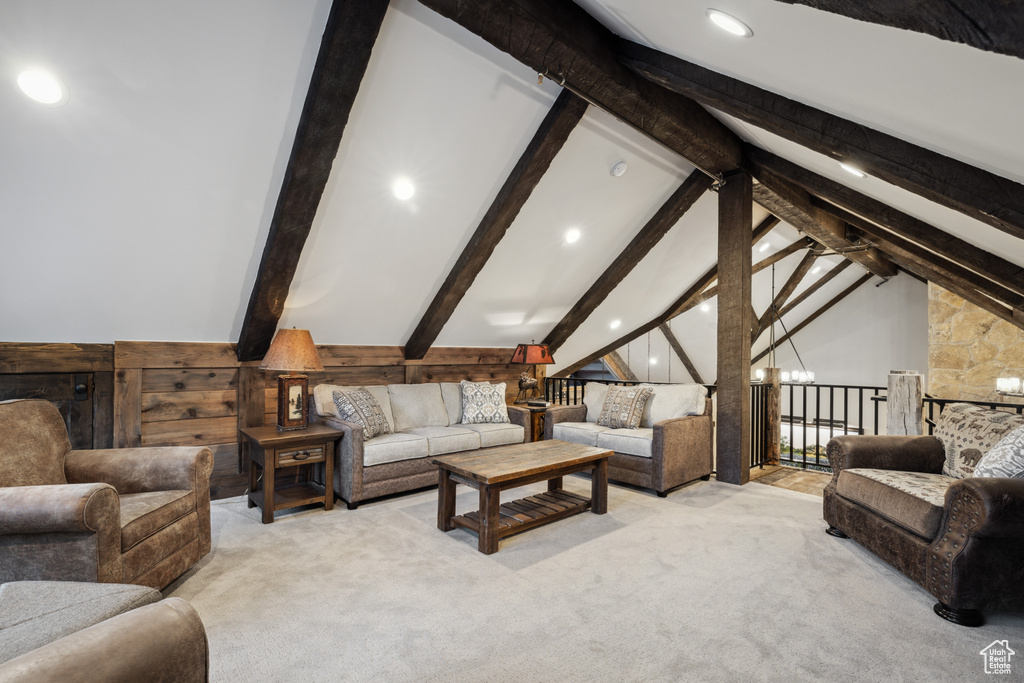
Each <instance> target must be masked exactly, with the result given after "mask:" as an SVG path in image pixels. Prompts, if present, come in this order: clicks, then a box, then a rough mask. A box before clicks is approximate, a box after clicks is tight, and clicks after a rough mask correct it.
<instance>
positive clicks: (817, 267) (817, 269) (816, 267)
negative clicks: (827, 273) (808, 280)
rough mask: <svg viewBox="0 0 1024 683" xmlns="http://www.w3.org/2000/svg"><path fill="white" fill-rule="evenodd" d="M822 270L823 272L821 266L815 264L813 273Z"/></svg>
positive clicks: (815, 273)
mask: <svg viewBox="0 0 1024 683" xmlns="http://www.w3.org/2000/svg"><path fill="white" fill-rule="evenodd" d="M820 272H821V266H814V269H813V270H812V271H811V275H817V274H818V273H820Z"/></svg>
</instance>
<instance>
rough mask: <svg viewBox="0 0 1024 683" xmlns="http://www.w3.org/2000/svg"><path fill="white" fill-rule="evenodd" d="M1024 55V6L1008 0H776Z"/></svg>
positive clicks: (978, 46)
mask: <svg viewBox="0 0 1024 683" xmlns="http://www.w3.org/2000/svg"><path fill="white" fill-rule="evenodd" d="M778 1H779V2H785V3H787V4H790V5H806V6H807V7H813V8H814V9H819V10H824V11H825V12H832V13H833V14H841V15H843V16H845V17H850V18H851V19H857V20H860V21H867V22H870V23H872V24H882V25H883V26H892V27H894V28H902V29H906V30H908V31H916V32H918V33H926V34H928V35H930V36H935V37H936V38H941V39H942V40H949V41H952V42H955V43H964V44H965V45H970V46H971V47H976V48H979V49H981V50H986V51H988V52H998V53H999V54H1004V55H1012V56H1014V57H1021V58H1024V43H1021V39H1020V37H1021V35H1024V5H1022V4H1021V3H1019V2H1014V1H1013V0H1009V1H1006V2H991V1H990V0H956V1H955V2H954V1H953V0H928V2H921V0H778Z"/></svg>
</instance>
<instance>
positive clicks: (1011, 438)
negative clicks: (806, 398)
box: [824, 404, 1024, 626]
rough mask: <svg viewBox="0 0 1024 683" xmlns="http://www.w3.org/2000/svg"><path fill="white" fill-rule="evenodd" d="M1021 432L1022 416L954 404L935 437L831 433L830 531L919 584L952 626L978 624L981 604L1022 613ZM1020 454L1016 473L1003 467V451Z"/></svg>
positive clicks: (1023, 450)
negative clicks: (835, 435) (855, 542)
mask: <svg viewBox="0 0 1024 683" xmlns="http://www.w3.org/2000/svg"><path fill="white" fill-rule="evenodd" d="M1021 429H1024V416H1021V415H1014V414H1012V413H1007V412H1002V411H996V410H989V409H986V408H980V407H977V406H970V405H967V404H954V405H950V406H947V407H946V409H945V410H944V411H943V413H942V416H941V417H940V418H939V420H938V423H937V424H936V427H935V435H934V436H839V437H835V438H833V439H832V440H830V441H829V443H828V459H829V463H831V465H832V470H833V477H832V481H831V482H830V483H829V485H828V486H827V487H826V488H825V492H824V517H825V521H826V522H827V523H828V525H829V526H828V529H827V531H828V533H830V534H831V535H833V536H838V537H840V538H846V537H850V538H852V539H854V540H855V541H857V542H858V543H860V544H861V545H863V546H864V547H865V548H867V549H868V550H870V551H871V552H873V553H875V554H876V555H878V556H879V557H880V558H882V559H883V560H885V561H886V562H888V563H889V564H891V565H892V566H893V567H895V568H896V569H898V570H899V571H901V572H902V573H903V574H905V575H906V576H908V577H909V578H910V579H912V580H914V581H915V582H917V583H918V584H920V585H921V586H922V587H924V589H925V590H927V591H928V592H929V593H931V594H932V595H933V596H935V597H936V598H937V599H938V600H939V602H938V603H937V604H936V605H935V612H936V613H937V614H939V616H941V617H943V618H944V619H947V620H949V621H952V622H954V623H958V624H962V625H965V626H977V625H979V624H981V623H982V620H983V616H982V610H993V611H1009V612H1014V611H1024V478H1022V477H1024V469H1020V468H1022V467H1024V463H1022V462H1021V461H1022V460H1024V432H1021V431H1019V430H1021ZM990 453H991V456H990V457H989V458H988V459H987V460H982V458H984V457H985V456H986V455H988V454H990ZM1013 453H1016V456H1017V458H1019V460H1018V461H1017V463H1018V464H1017V468H1018V469H1017V471H1016V472H1013V471H1009V470H1006V471H1001V470H1002V463H1005V462H1007V461H1006V460H1001V459H1000V456H1001V455H1006V456H1009V457H1010V458H1012V457H1013ZM983 475H984V476H983ZM1001 475H1002V476H1001Z"/></svg>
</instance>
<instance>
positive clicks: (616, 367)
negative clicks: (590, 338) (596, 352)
mask: <svg viewBox="0 0 1024 683" xmlns="http://www.w3.org/2000/svg"><path fill="white" fill-rule="evenodd" d="M603 360H604V362H605V363H607V364H608V368H609V369H610V370H611V371H612V372H614V373H615V376H616V377H617V378H618V379H623V380H629V381H630V382H639V381H640V379H639V378H638V377H637V376H636V373H635V372H633V368H631V367H629V364H628V363H626V361H625V359H623V357H622V356H621V355H620V354H619V352H618V351H612V352H611V353H609V354H607V355H606V356H605V357H604V358H603Z"/></svg>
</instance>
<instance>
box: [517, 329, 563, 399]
mask: <svg viewBox="0 0 1024 683" xmlns="http://www.w3.org/2000/svg"><path fill="white" fill-rule="evenodd" d="M554 362H555V359H554V358H553V357H552V355H551V351H550V350H548V345H547V344H536V343H533V342H530V343H529V344H519V345H518V346H516V350H515V351H514V352H513V353H512V360H510V361H509V365H551V364H552V363H554ZM537 384H538V382H537V380H536V379H533V378H530V377H527V375H526V373H525V372H524V373H523V374H522V376H521V377H520V378H519V395H518V396H516V400H515V403H526V401H527V398H528V397H527V394H532V393H533V392H534V391H538V392H539V391H540V388H539V387H538V386H537Z"/></svg>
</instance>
